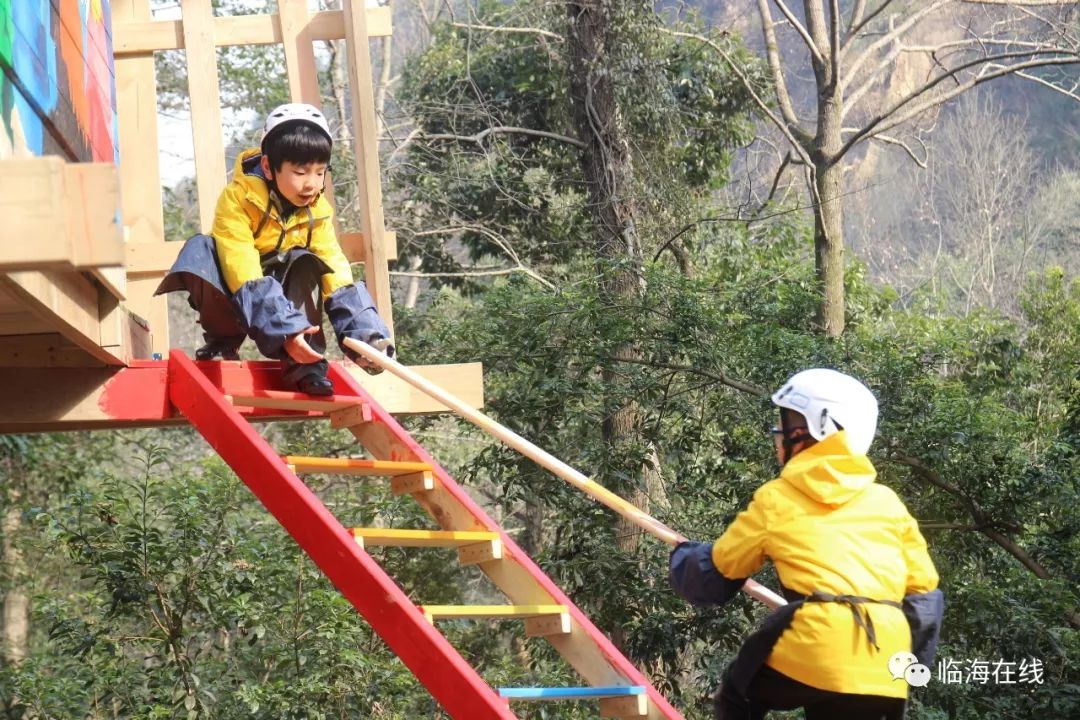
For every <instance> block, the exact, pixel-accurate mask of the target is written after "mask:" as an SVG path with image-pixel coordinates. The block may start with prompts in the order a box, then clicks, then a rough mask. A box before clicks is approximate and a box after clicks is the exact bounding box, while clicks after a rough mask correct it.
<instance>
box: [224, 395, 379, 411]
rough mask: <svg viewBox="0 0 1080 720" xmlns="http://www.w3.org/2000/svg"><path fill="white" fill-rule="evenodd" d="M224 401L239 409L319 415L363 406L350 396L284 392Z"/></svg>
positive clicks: (237, 397)
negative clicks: (267, 409) (289, 411)
mask: <svg viewBox="0 0 1080 720" xmlns="http://www.w3.org/2000/svg"><path fill="white" fill-rule="evenodd" d="M225 399H226V400H227V401H228V402H230V403H232V404H233V405H236V406H239V407H251V408H272V409H275V410H296V411H298V412H321V413H331V412H335V411H339V410H344V409H346V408H350V407H354V406H357V405H363V404H364V401H363V400H361V399H360V398H358V397H355V396H350V395H327V396H325V397H315V396H312V395H308V394H307V393H299V392H285V391H284V390H256V391H255V392H253V393H251V394H248V395H226V396H225Z"/></svg>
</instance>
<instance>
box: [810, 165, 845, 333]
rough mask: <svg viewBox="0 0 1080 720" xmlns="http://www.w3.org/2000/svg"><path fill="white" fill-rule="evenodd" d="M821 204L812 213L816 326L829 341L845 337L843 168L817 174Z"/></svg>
mask: <svg viewBox="0 0 1080 720" xmlns="http://www.w3.org/2000/svg"><path fill="white" fill-rule="evenodd" d="M814 180H815V189H816V191H817V195H818V200H817V202H819V203H820V204H819V205H818V207H817V208H816V209H815V212H814V261H815V265H816V267H817V276H818V282H819V283H820V287H821V304H820V305H819V306H818V314H817V323H818V326H819V327H820V328H821V329H822V331H823V332H824V333H825V334H826V335H827V336H829V337H840V335H842V334H843V333H844V232H843V212H842V204H841V200H840V193H841V192H842V188H843V168H842V167H841V166H840V165H838V164H835V163H833V164H827V165H825V166H824V167H820V166H819V167H818V169H817V171H816V177H815V178H814Z"/></svg>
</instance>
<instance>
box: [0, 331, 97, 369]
mask: <svg viewBox="0 0 1080 720" xmlns="http://www.w3.org/2000/svg"><path fill="white" fill-rule="evenodd" d="M0 367H3V368H12V367H23V368H53V367H103V364H102V363H101V362H99V361H98V360H96V359H95V358H94V357H92V356H91V355H90V354H89V353H87V352H86V351H85V350H83V349H82V348H81V347H79V346H78V345H74V344H72V343H71V342H69V341H68V340H67V338H65V337H64V336H63V335H61V334H59V333H49V334H47V335H15V336H7V337H0Z"/></svg>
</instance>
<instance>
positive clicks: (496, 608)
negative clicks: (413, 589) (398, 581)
mask: <svg viewBox="0 0 1080 720" xmlns="http://www.w3.org/2000/svg"><path fill="white" fill-rule="evenodd" d="M420 612H422V613H424V617H426V618H427V619H428V622H431V623H433V622H435V621H436V620H481V619H487V620H510V619H514V618H526V619H528V618H541V617H545V618H547V617H559V616H562V615H565V616H566V618H567V623H569V621H570V612H569V611H568V610H567V609H566V606H565V605H422V606H420Z"/></svg>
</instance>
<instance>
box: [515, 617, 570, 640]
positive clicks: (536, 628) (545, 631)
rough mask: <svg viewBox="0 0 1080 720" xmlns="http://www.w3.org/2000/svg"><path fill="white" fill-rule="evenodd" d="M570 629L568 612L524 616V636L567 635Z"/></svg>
mask: <svg viewBox="0 0 1080 720" xmlns="http://www.w3.org/2000/svg"><path fill="white" fill-rule="evenodd" d="M570 629H571V625H570V613H560V614H559V615H546V616H544V617H534V618H525V635H526V637H547V636H548V635H569V634H570Z"/></svg>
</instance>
